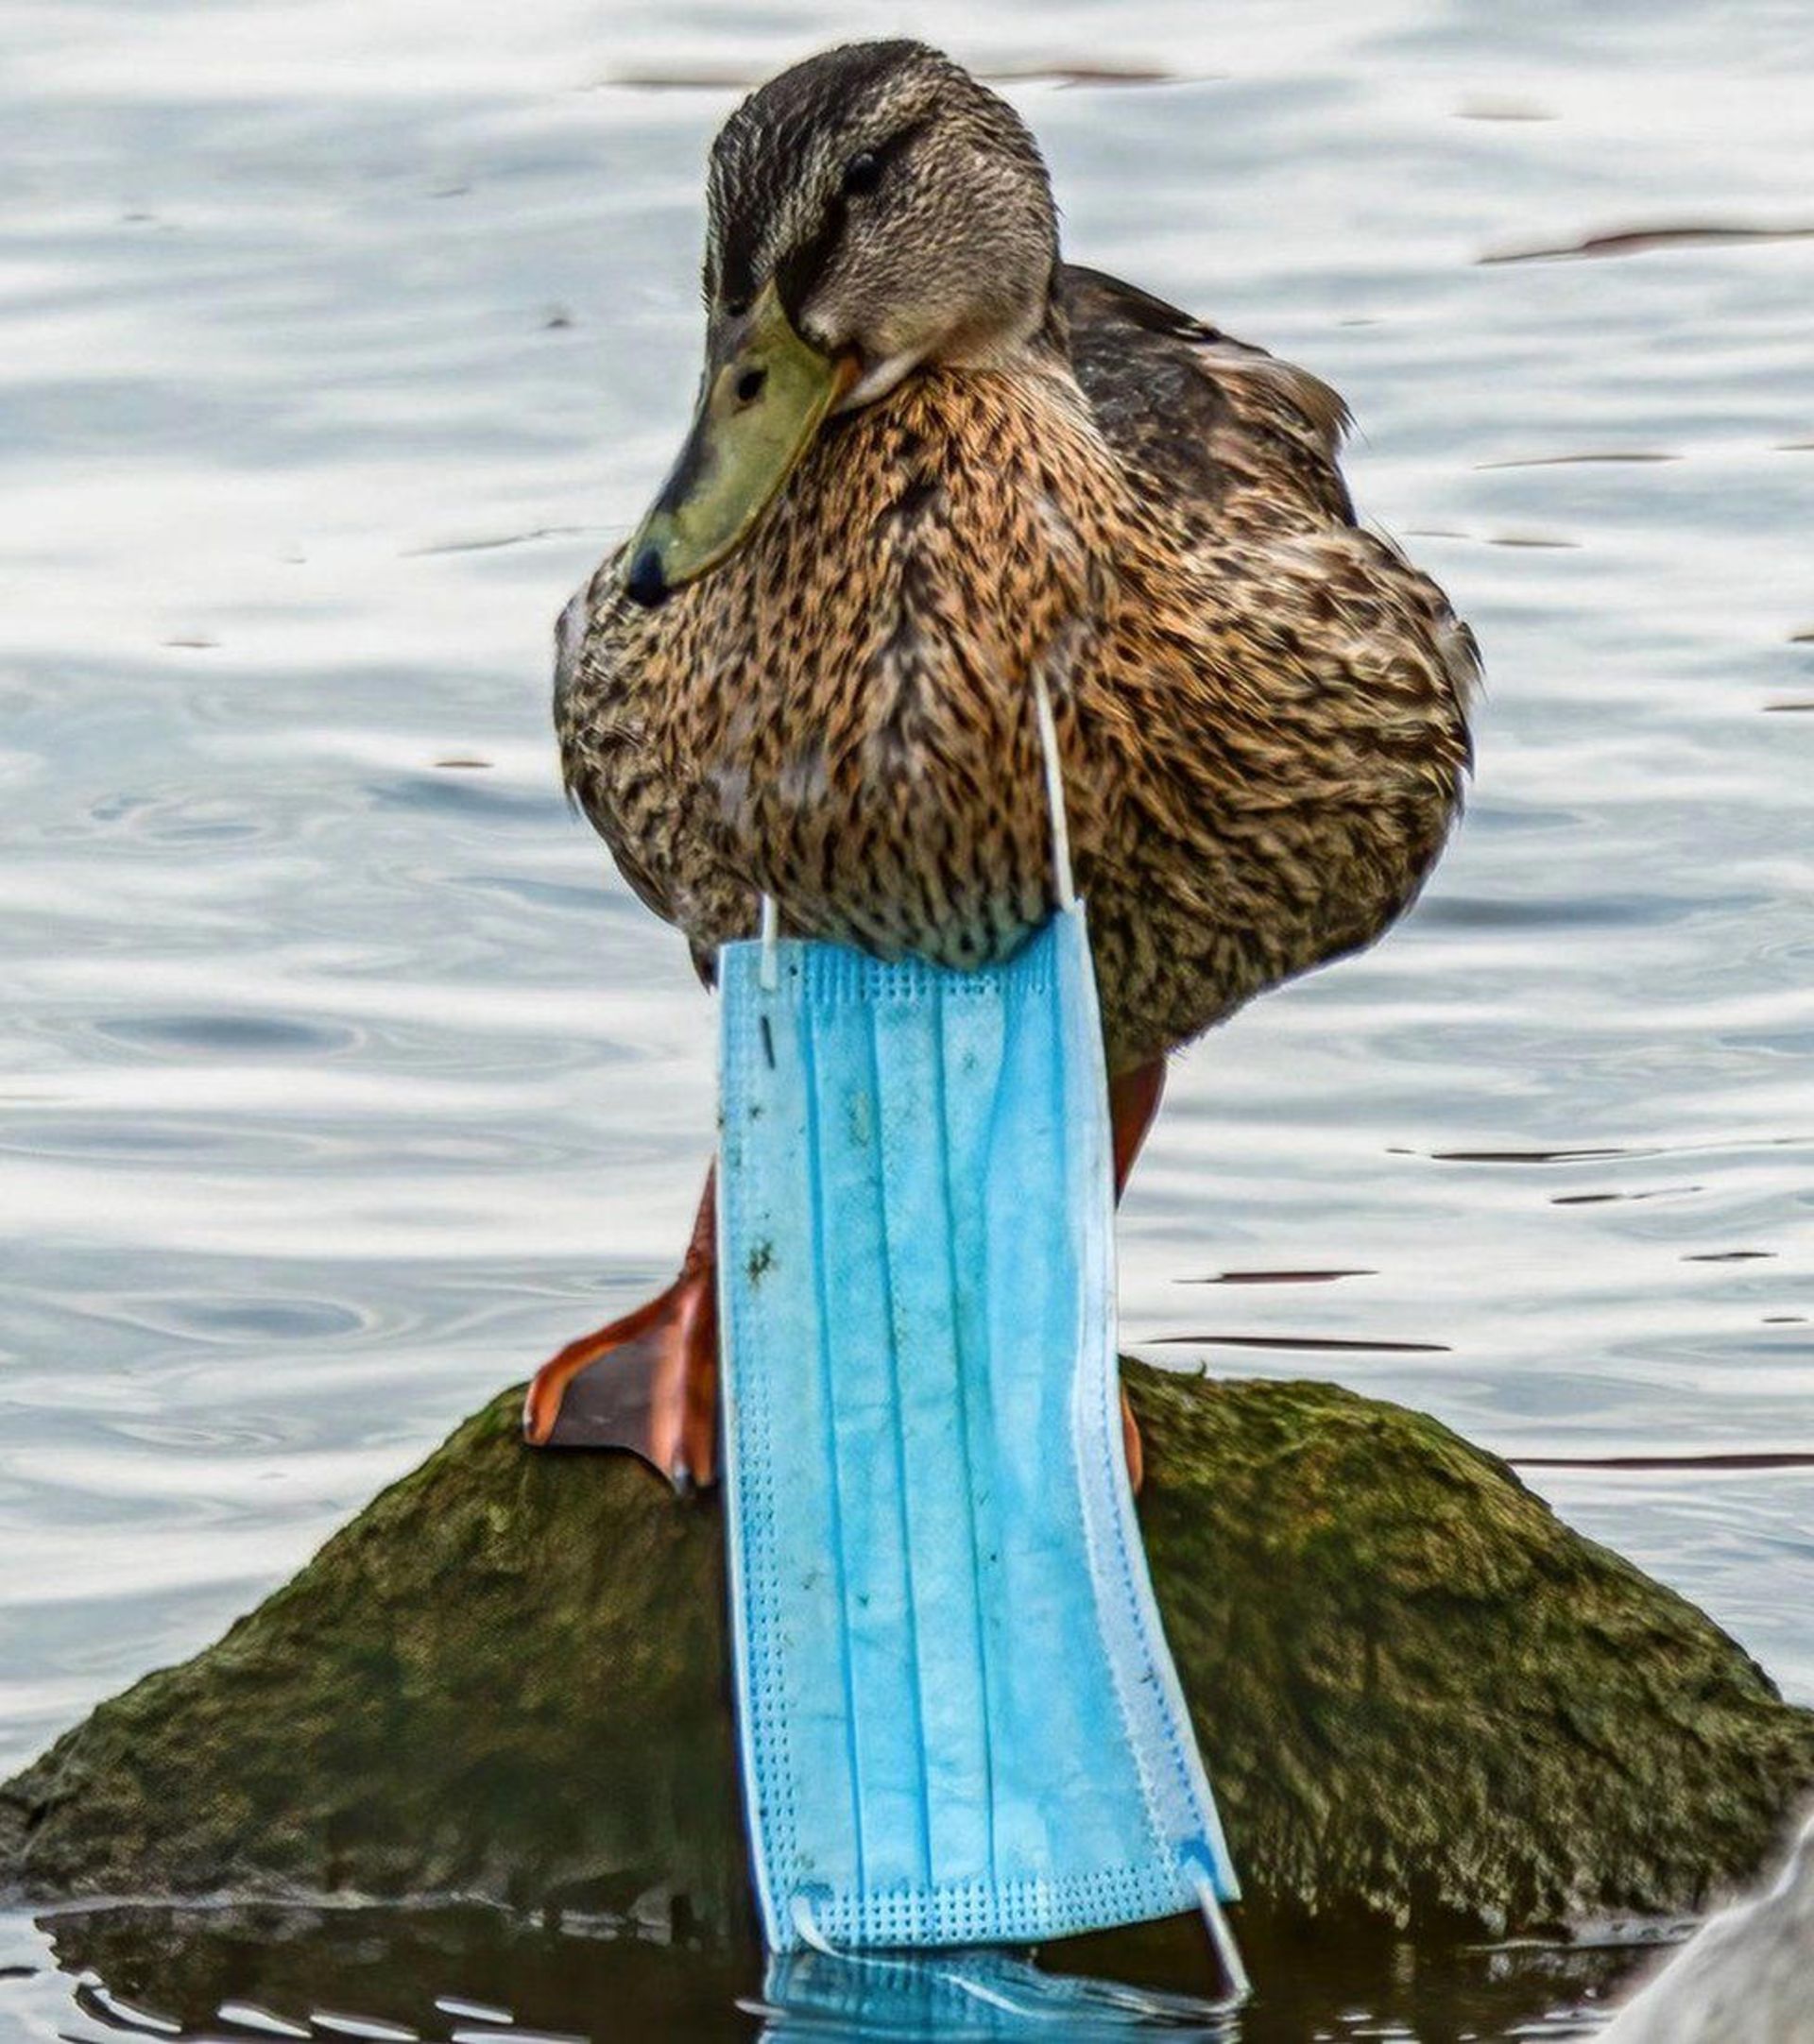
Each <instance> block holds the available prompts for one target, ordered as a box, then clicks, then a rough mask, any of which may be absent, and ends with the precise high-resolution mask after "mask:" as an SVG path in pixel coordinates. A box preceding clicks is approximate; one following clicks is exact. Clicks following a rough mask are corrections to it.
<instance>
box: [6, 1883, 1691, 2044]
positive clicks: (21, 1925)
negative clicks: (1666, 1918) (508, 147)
mask: <svg viewBox="0 0 1814 2044" xmlns="http://www.w3.org/2000/svg"><path fill="white" fill-rule="evenodd" d="M1241 1939H1242V1944H1243V1948H1244V1949H1245V1950H1246V1953H1247V1956H1248V1958H1249V1960H1250V1962H1251V1963H1252V1966H1253V1970H1254V1977H1255V1979H1256V1981H1257V1982H1258V1984H1259V1991H1258V1995H1257V1997H1256V1999H1255V2000H1254V2001H1251V2002H1249V2003H1247V2004H1246V2005H1244V2006H1243V2007H1241V2009H1240V2010H1239V2011H1234V2010H1231V2009H1229V2008H1228V2007H1227V2006H1225V2005H1224V2004H1219V2003H1216V2002H1212V2001H1205V2000H1204V1999H1203V1997H1204V1994H1205V1992H1206V1989H1207V1988H1208V1987H1209V1986H1210V1985H1211V1984H1212V1982H1213V1967H1212V1964H1211V1961H1210V1957H1209V1953H1208V1950H1207V1947H1206V1942H1205V1939H1204V1934H1203V1929H1202V1926H1201V1924H1200V1923H1199V1922H1198V1921H1197V1920H1196V1919H1195V1918H1189V1919H1186V1918H1178V1919H1175V1920H1172V1921H1170V1922H1166V1923H1161V1924H1149V1925H1144V1926H1140V1927H1138V1928H1137V1929H1135V1930H1132V1931H1127V1932H1116V1933H1105V1934H1104V1935H1101V1936H1096V1937H1090V1938H1079V1939H1074V1940H1071V1941H1070V1942H1069V1943H1068V1944H1065V1945H1061V1946H1055V1947H1053V1948H1052V1949H1051V1950H1049V1951H1047V1952H1046V1953H1044V1954H1042V1955H1041V1958H1040V1962H1039V1963H1038V1964H1037V1965H1035V1963H1033V1962H1032V1961H1031V1960H1030V1959H1028V1958H1025V1957H1023V1956H1018V1955H1014V1954H1009V1953H1002V1952H971V1953H963V1954H947V1955H936V1956H923V1957H916V1958H912V1959H889V1958H863V1959H847V1958H840V1957H830V1956H827V1955H823V1954H820V1953H817V1952H813V1953H808V1954H804V1955H802V1956H799V1957H795V1958H784V1959H777V1960H773V1961H771V1962H770V1963H769V1966H768V1967H767V1970H766V1972H765V1973H764V1971H763V1969H762V1966H761V1964H760V1962H759V1961H757V1960H756V1959H754V1958H753V1957H751V1958H747V1959H745V1958H742V1957H739V1956H737V1955H726V1954H723V1953H719V1952H711V1951H701V1950H689V1949H686V1948H685V1947H680V1946H673V1945H669V1944H666V1943H656V1942H651V1941H650V1940H648V1939H647V1938H644V1937H639V1936H637V1935H635V1934H634V1933H632V1932H631V1931H630V1930H629V1929H628V1928H627V1927H625V1926H620V1925H617V1924H614V1923H610V1922H606V1921H601V1920H586V1921H574V1920H573V1919H569V1921H568V1923H567V1925H566V1927H565V1928H564V1929H562V1928H557V1927H555V1926H552V1925H541V1924H534V1923H527V1922H523V1921H522V1920H519V1919H516V1918H513V1917H511V1916H505V1914H503V1913H502V1912H499V1911H496V1910H489V1909H480V1908H474V1907H459V1906H449V1907H445V1908H435V1909H429V1908H423V1909H403V1908H397V1909H380V1908H372V1907H367V1908H357V1907H345V1908H336V1909H315V1908H303V1907H299V1906H289V1907H280V1906H276V1905H268V1904H243V1905H237V1906H231V1905H226V1904H222V1905H218V1906H215V1907H212V1908H190V1909H157V1908H149V1907H121V1906H112V1905H109V1906H94V1907H85V1908H77V1909H70V1910H63V1911H60V1912H58V1913H56V1914H54V1915H51V1916H43V1917H42V1918H40V1919H39V1920H38V1921H37V1922H36V1923H35V1924H34V1923H33V1922H32V1921H31V1919H29V1918H26V1917H17V1916H15V1917H7V1916H0V2037H5V2038H6V2039H8V2044H10V2040H11V2039H12V2037H13V2036H14V2035H20V2036H24V2037H33V2038H37V2037H42V2038H43V2039H45V2040H46V2044H48V2040H50V2039H52V2038H57V2037H61V2038H65V2039H73V2040H75V2044H107V2040H108V2039H115V2040H117V2039H118V2038H120V2037H122V2036H139V2037H154V2036H162V2037H170V2038H173V2039H180V2040H182V2044H220V2040H222V2039H226V2038H238V2039H241V2040H244V2044H249V2040H250V2039H252V2038H255V2037H290V2036H294V2037H304V2036H315V2037H317V2038H318V2037H321V2036H357V2037H366V2038H373V2039H376V2038H397V2037H414V2038H419V2039H421V2040H423V2044H429V2040H438V2044H482V2040H484V2039H489V2040H491V2044H532V2040H544V2039H562V2040H568V2044H617V2040H620V2039H625V2038H634V2039H642V2038H649V2039H659V2040H660V2044H671V2040H672V2044H694V2040H696V2044H754V2040H756V2039H757V2038H758V2037H760V2038H762V2039H763V2040H765V2044H818V2040H826V2044H830V2040H832V2039H839V2040H848V2044H904V2040H910V2039H911V2040H915V2044H918V2040H922V2039H924V2040H928V2044H930V2040H932V2039H934V2038H936V2039H939V2040H945V2039H950V2040H952V2044H964V2040H965V2039H971V2040H975V2044H984V2040H989V2044H999V2040H1001V2039H1005V2038H1009V2037H1017V2038H1018V2037H1032V2036H1035V2035H1049V2036H1052V2037H1054V2038H1061V2039H1063V2040H1064V2044H1095V2040H1098V2039H1100V2040H1104V2044H1109V2040H1113V2039H1126V2040H1127V2044H1136V2040H1137V2039H1138V2038H1139V2037H1141V2036H1153V2037H1155V2038H1160V2039H1162V2038H1164V2037H1166V2036H1182V2037H1188V2038H1197V2039H1200V2040H1202V2044H1306V2040H1307V2039H1309V2038H1310V2037H1312V2036H1320V2037H1325V2038H1327V2039H1331V2040H1346V2039H1350V2038H1352V2039H1356V2040H1359V2039H1362V2038H1375V2039H1378V2038H1388V2037H1395V2038H1405V2039H1421V2040H1424V2044H1454V2040H1456V2039H1460V2038H1463V2037H1466V2036H1473V2037H1476V2038H1482V2039H1483V2038H1489V2037H1497V2036H1506V2035H1514V2034H1516V2035H1528V2034H1533V2033H1534V2031H1536V2030H1540V2031H1541V2033H1542V2035H1545V2036H1551V2037H1559V2038H1560V2037H1580V2036H1585V2035H1588V2034H1589V2033H1590V2032H1591V2031H1592V2030H1593V2028H1594V2027H1596V2025H1597V2023H1598V2022H1599V2021H1600V2019H1602V2018H1603V2014H1604V2010H1605V2007H1606V2002H1607V1997H1608V1994H1609V1992H1610V1990H1611V1989H1612V1988H1613V1986H1614V1985H1615V1984H1617V1982H1619V1981H1620V1980H1621V1979H1623V1978H1624V1977H1625V1976H1626V1975H1627V1974H1628V1973H1629V1972H1631V1970H1632V1969H1633V1968H1634V1966H1635V1965H1637V1964H1638V1963H1639V1962H1640V1961H1641V1959H1642V1958H1643V1956H1644V1954H1645V1952H1646V1950H1648V1949H1650V1940H1649V1939H1648V1938H1647V1936H1646V1934H1645V1933H1643V1932H1642V1930H1641V1929H1640V1930H1636V1931H1633V1932H1629V1933H1620V1934H1618V1935H1615V1936H1612V1937H1610V1938H1609V1939H1607V1940H1606V1941H1604V1942H1601V1943H1597V1944H1584V1945H1580V1946H1544V1945H1541V1944H1521V1945H1516V1946H1509V1947H1505V1948H1480V1947H1472V1946H1468V1945H1463V1944H1455V1943H1452V1942H1446V1941H1443V1940H1426V1941H1425V1942H1423V1943H1422V1944H1420V1945H1413V1944H1412V1942H1411V1941H1410V1940H1408V1939H1406V1938H1403V1937H1399V1936H1395V1935H1393V1934H1392V1933H1387V1932H1383V1931H1381V1930H1379V1929H1378V1927H1376V1928H1374V1929H1372V1930H1362V1929H1358V1928H1356V1927H1354V1926H1351V1925H1347V1926H1344V1925H1343V1924H1340V1923H1327V1924H1323V1925H1320V1926H1318V1927H1317V1928H1316V1929H1315V1930H1314V1931H1313V1932H1308V1933H1307V1932H1305V1931H1303V1930H1302V1929H1298V1930H1291V1931H1286V1930H1281V1929H1279V1928H1278V1927H1277V1926H1274V1925H1269V1924H1267V1923H1266V1922H1264V1921H1263V1920H1262V1921H1258V1922H1255V1921H1253V1920H1248V1921H1245V1922H1243V1924H1242V1926H1241ZM1127 1982H1138V1983H1141V1984H1140V1985H1138V1986H1131V1985H1125V1984H1123V1983H1127Z"/></svg>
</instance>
